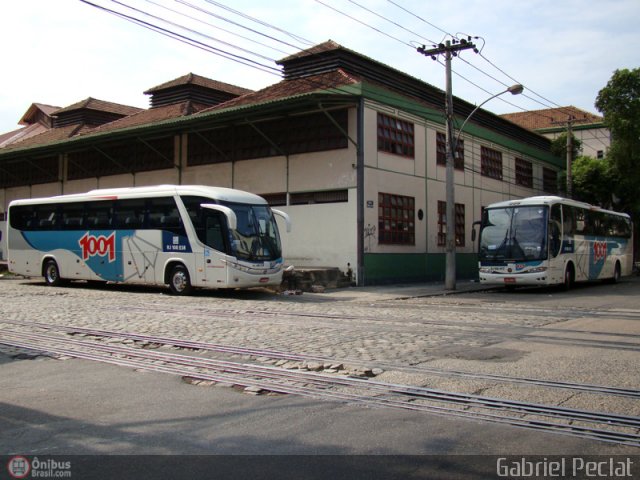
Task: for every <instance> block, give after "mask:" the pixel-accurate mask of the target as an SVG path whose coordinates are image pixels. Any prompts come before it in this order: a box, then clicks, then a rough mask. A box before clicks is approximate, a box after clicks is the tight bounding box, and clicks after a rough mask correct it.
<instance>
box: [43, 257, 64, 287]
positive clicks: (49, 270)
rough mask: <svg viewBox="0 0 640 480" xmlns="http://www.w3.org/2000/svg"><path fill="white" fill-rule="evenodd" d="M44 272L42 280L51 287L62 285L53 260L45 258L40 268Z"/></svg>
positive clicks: (58, 271) (56, 265) (58, 270)
mask: <svg viewBox="0 0 640 480" xmlns="http://www.w3.org/2000/svg"><path fill="white" fill-rule="evenodd" d="M42 271H43V273H44V281H45V282H46V283H47V285H50V286H52V287H58V286H60V285H62V283H63V282H62V278H61V277H60V269H59V268H58V264H57V263H56V261H55V260H47V261H46V262H45V264H44V268H43V269H42Z"/></svg>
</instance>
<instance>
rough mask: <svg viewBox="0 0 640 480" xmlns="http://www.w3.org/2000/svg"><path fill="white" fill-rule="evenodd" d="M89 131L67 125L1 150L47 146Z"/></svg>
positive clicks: (87, 128)
mask: <svg viewBox="0 0 640 480" xmlns="http://www.w3.org/2000/svg"><path fill="white" fill-rule="evenodd" d="M90 130H91V129H90V128H89V127H87V126H86V125H83V124H80V125H68V126H66V127H61V128H52V129H50V130H46V131H44V132H42V133H40V134H39V135H34V136H33V137H29V138H27V139H25V140H22V141H20V142H16V143H12V144H10V145H7V146H6V147H4V148H3V149H2V150H3V151H8V150H11V149H14V148H29V147H35V146H39V145H48V144H50V143H53V142H57V141H60V140H66V139H68V138H71V137H74V136H76V135H79V134H81V133H83V132H85V131H90Z"/></svg>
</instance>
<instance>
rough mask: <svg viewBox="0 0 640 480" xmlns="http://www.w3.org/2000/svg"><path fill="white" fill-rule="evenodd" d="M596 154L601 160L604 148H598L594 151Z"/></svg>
mask: <svg viewBox="0 0 640 480" xmlns="http://www.w3.org/2000/svg"><path fill="white" fill-rule="evenodd" d="M596 155H597V157H598V160H602V159H603V158H604V150H598V151H597V152H596Z"/></svg>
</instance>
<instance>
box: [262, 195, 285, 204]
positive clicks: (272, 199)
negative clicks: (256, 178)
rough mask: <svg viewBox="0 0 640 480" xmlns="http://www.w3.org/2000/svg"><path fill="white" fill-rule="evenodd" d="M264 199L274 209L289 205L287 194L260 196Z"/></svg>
mask: <svg viewBox="0 0 640 480" xmlns="http://www.w3.org/2000/svg"><path fill="white" fill-rule="evenodd" d="M260 196H261V197H262V198H264V199H265V200H266V201H267V203H268V204H269V205H270V206H272V207H280V206H285V205H286V204H287V193H286V192H279V193H262V194H260Z"/></svg>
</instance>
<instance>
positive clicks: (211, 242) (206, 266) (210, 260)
mask: <svg viewBox="0 0 640 480" xmlns="http://www.w3.org/2000/svg"><path fill="white" fill-rule="evenodd" d="M202 214H203V218H202V220H203V227H204V229H203V232H202V234H203V235H204V238H202V239H201V240H202V241H203V243H204V244H205V247H204V250H203V253H202V255H198V256H196V258H197V259H198V261H199V263H200V265H198V272H200V269H202V272H203V273H204V277H205V282H206V285H208V286H209V287H213V288H215V287H217V286H221V285H224V284H226V283H227V264H226V263H225V262H224V261H223V260H226V259H227V254H226V252H227V251H228V245H229V239H228V234H227V232H228V230H227V221H226V216H225V215H224V214H223V213H222V212H220V211H216V210H211V209H208V208H203V209H202Z"/></svg>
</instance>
